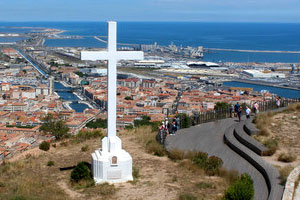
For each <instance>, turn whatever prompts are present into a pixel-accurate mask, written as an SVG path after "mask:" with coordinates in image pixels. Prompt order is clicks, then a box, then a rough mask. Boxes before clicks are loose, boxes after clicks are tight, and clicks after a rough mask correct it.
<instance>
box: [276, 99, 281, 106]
mask: <svg viewBox="0 0 300 200" xmlns="http://www.w3.org/2000/svg"><path fill="white" fill-rule="evenodd" d="M276 107H277V108H280V97H278V98H277V99H276Z"/></svg>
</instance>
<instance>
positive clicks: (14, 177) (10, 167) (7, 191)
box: [0, 157, 67, 200]
mask: <svg viewBox="0 0 300 200" xmlns="http://www.w3.org/2000/svg"><path fill="white" fill-rule="evenodd" d="M37 159H40V158H39V157H30V158H28V159H26V160H20V161H17V162H13V163H5V164H2V165H1V166H0V182H1V183H3V187H0V199H50V200H51V199H55V200H59V199H66V198H67V196H66V194H65V193H64V192H63V190H62V189H60V188H59V187H57V186H56V184H55V183H56V178H55V177H53V176H52V173H53V172H54V171H56V169H54V168H52V167H51V168H49V167H47V168H45V167H43V166H42V165H44V166H46V164H45V163H36V162H35V161H36V160H37ZM45 188H46V189H45Z"/></svg>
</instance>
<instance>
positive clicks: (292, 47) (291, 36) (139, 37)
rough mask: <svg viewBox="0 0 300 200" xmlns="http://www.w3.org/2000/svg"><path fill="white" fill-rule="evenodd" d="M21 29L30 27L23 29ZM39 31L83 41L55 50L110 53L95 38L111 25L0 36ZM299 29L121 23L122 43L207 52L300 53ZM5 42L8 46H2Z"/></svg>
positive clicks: (236, 58) (289, 59) (233, 55)
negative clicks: (87, 49) (91, 49)
mask: <svg viewBox="0 0 300 200" xmlns="http://www.w3.org/2000/svg"><path fill="white" fill-rule="evenodd" d="M17 27H31V29H24V28H22V29H20V28H17ZM34 27H45V28H57V29H61V30H64V31H65V32H64V33H62V35H71V36H75V35H78V36H82V39H51V40H47V41H46V42H45V45H46V46H50V47H105V46H106V44H105V43H102V42H100V41H98V40H96V39H94V38H93V37H94V36H103V39H105V36H106V35H107V24H106V22H0V33H2V32H6V33H7V32H15V33H18V32H19V33H23V32H26V31H31V30H34ZM299 35H300V24H299V23H217V22H216V23H212V22H209V23H208V22H118V43H127V44H128V43H129V44H153V43H154V42H157V43H158V44H159V45H169V44H171V43H174V44H175V45H178V46H180V45H182V46H184V47H186V46H192V47H197V46H203V47H204V48H220V49H243V50H271V51H280V50H282V51H300V37H299ZM2 42H3V41H2ZM299 57H300V55H299V54H286V53H246V52H227V51H214V52H210V53H205V55H204V59H203V60H204V61H212V62H282V63H297V62H299Z"/></svg>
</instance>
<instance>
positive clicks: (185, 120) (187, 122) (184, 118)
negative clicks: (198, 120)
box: [178, 113, 191, 128]
mask: <svg viewBox="0 0 300 200" xmlns="http://www.w3.org/2000/svg"><path fill="white" fill-rule="evenodd" d="M178 117H179V119H180V128H189V127H190V126H191V119H190V117H189V116H188V115H187V114H185V113H183V114H178Z"/></svg>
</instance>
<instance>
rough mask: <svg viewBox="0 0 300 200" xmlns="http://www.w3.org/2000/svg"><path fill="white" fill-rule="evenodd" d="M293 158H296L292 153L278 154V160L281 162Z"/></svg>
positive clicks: (293, 159)
mask: <svg viewBox="0 0 300 200" xmlns="http://www.w3.org/2000/svg"><path fill="white" fill-rule="evenodd" d="M295 160H296V156H295V155H294V154H292V153H281V154H280V155H279V156H278V161H281V162H286V163H289V162H294V161H295Z"/></svg>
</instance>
